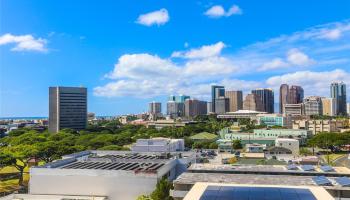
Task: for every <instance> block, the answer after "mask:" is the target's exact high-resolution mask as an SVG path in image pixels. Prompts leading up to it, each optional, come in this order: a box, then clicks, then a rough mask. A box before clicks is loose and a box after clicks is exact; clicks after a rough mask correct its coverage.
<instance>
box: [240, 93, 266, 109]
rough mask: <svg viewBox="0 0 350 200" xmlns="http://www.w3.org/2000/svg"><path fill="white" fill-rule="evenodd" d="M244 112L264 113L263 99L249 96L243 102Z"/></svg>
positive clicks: (252, 95)
mask: <svg viewBox="0 0 350 200" xmlns="http://www.w3.org/2000/svg"><path fill="white" fill-rule="evenodd" d="M243 109H244V110H254V111H261V112H265V111H264V107H263V104H262V101H261V98H260V97H259V96H257V95H255V94H248V95H247V96H246V97H245V99H244V101H243Z"/></svg>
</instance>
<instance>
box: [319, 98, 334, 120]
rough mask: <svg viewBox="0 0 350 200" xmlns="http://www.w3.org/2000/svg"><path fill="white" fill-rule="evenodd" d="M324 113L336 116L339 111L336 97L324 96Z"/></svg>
mask: <svg viewBox="0 0 350 200" xmlns="http://www.w3.org/2000/svg"><path fill="white" fill-rule="evenodd" d="M322 111H323V112H322V113H323V115H326V116H335V115H336V111H337V101H336V99H334V98H322Z"/></svg>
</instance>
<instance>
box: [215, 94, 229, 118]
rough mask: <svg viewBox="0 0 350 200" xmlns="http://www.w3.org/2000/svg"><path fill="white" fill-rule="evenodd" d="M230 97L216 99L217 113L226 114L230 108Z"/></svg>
mask: <svg viewBox="0 0 350 200" xmlns="http://www.w3.org/2000/svg"><path fill="white" fill-rule="evenodd" d="M229 104H230V103H229V99H228V98H225V97H219V98H217V99H215V113H216V114H225V113H226V112H228V110H229Z"/></svg>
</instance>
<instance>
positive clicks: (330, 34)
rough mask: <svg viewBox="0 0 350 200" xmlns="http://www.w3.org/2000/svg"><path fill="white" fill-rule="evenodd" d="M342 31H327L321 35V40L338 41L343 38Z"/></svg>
mask: <svg viewBox="0 0 350 200" xmlns="http://www.w3.org/2000/svg"><path fill="white" fill-rule="evenodd" d="M341 34H342V31H341V30H340V29H331V30H325V31H323V33H321V34H320V36H319V38H324V39H328V40H337V39H339V38H340V37H341Z"/></svg>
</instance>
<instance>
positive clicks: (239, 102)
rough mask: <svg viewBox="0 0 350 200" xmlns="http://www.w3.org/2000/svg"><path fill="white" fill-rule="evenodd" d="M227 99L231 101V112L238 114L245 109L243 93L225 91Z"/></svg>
mask: <svg viewBox="0 0 350 200" xmlns="http://www.w3.org/2000/svg"><path fill="white" fill-rule="evenodd" d="M225 97H226V98H228V99H229V109H228V111H229V112H236V111H238V110H242V109H243V93H242V91H225Z"/></svg>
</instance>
